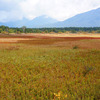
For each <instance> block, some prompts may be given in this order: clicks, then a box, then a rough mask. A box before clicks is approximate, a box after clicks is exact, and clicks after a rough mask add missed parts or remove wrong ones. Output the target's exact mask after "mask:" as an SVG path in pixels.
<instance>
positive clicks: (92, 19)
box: [51, 8, 100, 27]
mask: <svg viewBox="0 0 100 100" xmlns="http://www.w3.org/2000/svg"><path fill="white" fill-rule="evenodd" d="M51 26H52V27H100V8H98V9H94V10H91V11H88V12H85V13H82V14H78V15H76V16H74V17H71V18H69V19H67V20H65V21H62V22H57V23H55V24H53V25H51Z"/></svg>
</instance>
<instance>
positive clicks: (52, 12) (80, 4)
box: [0, 0, 100, 22]
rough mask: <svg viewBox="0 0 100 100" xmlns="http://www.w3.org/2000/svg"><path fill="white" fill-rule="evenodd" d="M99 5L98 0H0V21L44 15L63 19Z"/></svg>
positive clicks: (99, 1)
mask: <svg viewBox="0 0 100 100" xmlns="http://www.w3.org/2000/svg"><path fill="white" fill-rule="evenodd" d="M99 7H100V0H0V22H8V21H15V20H21V19H23V18H27V19H30V20H32V19H34V18H35V17H37V16H42V15H46V16H49V17H51V18H54V19H56V20H59V21H63V20H65V19H68V18H70V17H72V16H75V15H77V14H80V13H83V12H86V11H89V10H92V9H96V8H99Z"/></svg>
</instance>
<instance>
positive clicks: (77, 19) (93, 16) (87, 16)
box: [0, 8, 100, 28]
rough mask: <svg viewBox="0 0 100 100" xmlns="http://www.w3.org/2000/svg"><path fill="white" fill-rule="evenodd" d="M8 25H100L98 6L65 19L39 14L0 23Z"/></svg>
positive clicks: (29, 26) (28, 26) (41, 26)
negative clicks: (33, 16)
mask: <svg viewBox="0 0 100 100" xmlns="http://www.w3.org/2000/svg"><path fill="white" fill-rule="evenodd" d="M0 25H5V26H9V27H22V26H26V27H27V28H43V27H100V8H98V9H94V10H91V11H88V12H85V13H81V14H78V15H76V16H74V17H71V18H69V19H67V20H65V21H57V20H55V19H53V18H50V17H48V16H45V15H43V16H39V17H36V18H34V19H33V20H28V19H26V18H23V19H22V20H17V21H13V22H6V23H0Z"/></svg>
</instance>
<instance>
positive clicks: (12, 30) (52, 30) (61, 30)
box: [0, 25, 100, 34]
mask: <svg viewBox="0 0 100 100" xmlns="http://www.w3.org/2000/svg"><path fill="white" fill-rule="evenodd" d="M77 32H80V33H81V32H88V33H100V27H65V28H27V27H26V26H23V27H21V28H17V27H16V28H11V27H8V26H3V25H2V26H0V33H3V34H7V33H16V34H21V33H77Z"/></svg>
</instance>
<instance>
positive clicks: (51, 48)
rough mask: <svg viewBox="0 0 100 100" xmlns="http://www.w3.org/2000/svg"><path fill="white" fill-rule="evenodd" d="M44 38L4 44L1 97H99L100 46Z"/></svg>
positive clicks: (5, 99) (25, 99)
mask: <svg viewBox="0 0 100 100" xmlns="http://www.w3.org/2000/svg"><path fill="white" fill-rule="evenodd" d="M37 41H38V40H37ZM43 41H44V40H42V43H43V44H42V45H41V43H40V40H39V44H38V43H37V42H36V41H35V42H32V43H31V45H30V41H27V43H26V42H25V41H24V42H21V43H18V44H17V43H16V44H0V100H99V99H100V49H96V48H93V47H92V49H91V48H90V49H83V48H79V47H78V46H76V47H77V48H75V47H73V48H72V47H69V48H67V45H65V43H67V42H65V41H63V42H62V43H61V41H60V47H59V41H58V42H57V43H55V42H54V40H53V42H52V43H48V42H46V43H45V42H43ZM49 41H50V40H49ZM86 41H87V42H86V43H88V42H89V43H90V42H92V43H93V41H94V42H95V41H98V42H99V40H86ZM73 42H75V41H73ZM77 42H79V43H80V42H82V40H79V41H77ZM84 42H85V41H84ZM35 43H36V44H35ZM54 43H55V44H54ZM63 43H64V44H63ZM68 43H69V42H68ZM68 43H67V44H68ZM71 43H72V42H71ZM34 44H35V45H34ZM44 44H45V45H44ZM91 46H92V45H91ZM94 47H95V46H94Z"/></svg>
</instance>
